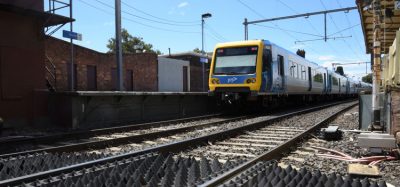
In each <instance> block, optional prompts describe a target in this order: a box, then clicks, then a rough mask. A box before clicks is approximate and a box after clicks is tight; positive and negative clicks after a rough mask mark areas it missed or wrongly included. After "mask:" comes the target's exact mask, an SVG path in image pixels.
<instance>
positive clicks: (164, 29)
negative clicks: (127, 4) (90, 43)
mask: <svg viewBox="0 0 400 187" xmlns="http://www.w3.org/2000/svg"><path fill="white" fill-rule="evenodd" d="M79 1H80V2H81V3H83V4H85V5H87V6H89V7H91V8H94V9H97V10H99V11H101V12H104V13H106V14H110V15H114V14H113V13H111V12H108V11H107V10H105V9H102V8H99V7H97V6H94V5H92V4H90V3H87V2H85V1H84V0H79ZM122 19H124V20H126V21H130V22H133V23H137V24H139V25H142V26H145V27H149V28H153V29H157V30H163V31H168V32H176V33H186V34H199V33H200V32H192V31H178V30H171V29H166V28H160V27H155V26H151V25H147V24H144V23H141V22H138V21H136V20H133V19H130V18H127V17H122Z"/></svg>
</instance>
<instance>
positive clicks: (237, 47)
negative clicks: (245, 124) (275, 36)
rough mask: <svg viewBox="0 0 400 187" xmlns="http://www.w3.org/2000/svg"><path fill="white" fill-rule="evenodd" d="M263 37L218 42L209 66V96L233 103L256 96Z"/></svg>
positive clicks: (259, 81) (259, 82)
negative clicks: (252, 39) (261, 38)
mask: <svg viewBox="0 0 400 187" xmlns="http://www.w3.org/2000/svg"><path fill="white" fill-rule="evenodd" d="M262 51H263V42H262V40H254V41H241V42H230V43H222V44H217V46H216V48H215V50H214V56H213V59H212V62H211V66H210V75H209V82H208V85H209V95H210V96H215V97H217V98H218V100H220V101H222V102H224V103H227V104H234V103H238V102H241V101H247V100H253V99H256V96H257V93H258V91H259V90H260V87H261V82H262V81H261V65H262Z"/></svg>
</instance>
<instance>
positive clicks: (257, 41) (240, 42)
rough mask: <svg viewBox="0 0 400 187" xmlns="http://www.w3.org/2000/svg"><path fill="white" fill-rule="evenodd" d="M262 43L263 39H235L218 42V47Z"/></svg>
mask: <svg viewBox="0 0 400 187" xmlns="http://www.w3.org/2000/svg"><path fill="white" fill-rule="evenodd" d="M260 44H262V40H246V41H234V42H225V43H218V44H217V46H216V47H217V48H218V47H230V46H248V45H260Z"/></svg>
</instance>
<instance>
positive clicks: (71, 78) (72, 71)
mask: <svg viewBox="0 0 400 187" xmlns="http://www.w3.org/2000/svg"><path fill="white" fill-rule="evenodd" d="M69 6H70V8H69V18H70V19H72V17H73V16H72V0H69ZM53 8H54V1H53ZM53 13H54V10H53ZM69 26H70V27H69V29H70V31H71V32H72V31H73V23H72V21H71V23H70V25H69ZM70 43H71V60H70V64H71V66H70V67H69V71H70V74H69V75H70V77H69V81H70V86H71V87H70V91H74V90H75V76H76V75H74V74H75V72H74V70H75V68H74V40H73V39H72V38H71V39H70Z"/></svg>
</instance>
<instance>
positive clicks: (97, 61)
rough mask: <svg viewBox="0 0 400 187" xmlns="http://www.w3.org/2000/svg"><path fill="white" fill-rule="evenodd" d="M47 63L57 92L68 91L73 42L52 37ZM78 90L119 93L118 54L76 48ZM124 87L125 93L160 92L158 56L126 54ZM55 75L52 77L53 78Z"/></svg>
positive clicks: (48, 73) (47, 53)
mask: <svg viewBox="0 0 400 187" xmlns="http://www.w3.org/2000/svg"><path fill="white" fill-rule="evenodd" d="M45 43H46V44H45V46H46V60H47V63H50V62H51V63H52V64H54V70H50V71H48V72H47V77H48V78H50V79H51V78H53V79H54V78H55V80H52V81H50V82H51V85H53V86H54V85H55V86H54V87H55V89H56V90H57V91H65V90H68V88H69V81H68V78H69V76H68V75H69V71H70V68H69V67H70V64H69V61H70V60H69V59H70V51H71V50H70V47H71V46H70V43H68V42H65V41H63V40H60V39H57V38H53V37H49V38H48V39H46V42H45ZM74 55H75V56H74V57H75V58H74V63H75V67H74V71H75V73H74V76H75V78H74V82H75V84H74V85H75V90H82V91H83V90H99V91H110V90H116V81H117V80H116V77H117V71H116V63H115V54H109V53H101V52H98V51H94V50H91V49H88V48H85V47H82V46H78V45H74ZM123 61H124V62H123V64H124V75H123V76H124V77H125V81H124V86H125V90H126V91H157V90H158V80H157V74H158V72H157V69H158V68H157V64H158V63H157V55H156V54H155V53H137V54H124V55H123ZM52 71H54V72H53V73H51V72H52ZM50 74H53V75H54V77H53V75H50Z"/></svg>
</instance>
